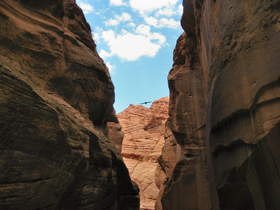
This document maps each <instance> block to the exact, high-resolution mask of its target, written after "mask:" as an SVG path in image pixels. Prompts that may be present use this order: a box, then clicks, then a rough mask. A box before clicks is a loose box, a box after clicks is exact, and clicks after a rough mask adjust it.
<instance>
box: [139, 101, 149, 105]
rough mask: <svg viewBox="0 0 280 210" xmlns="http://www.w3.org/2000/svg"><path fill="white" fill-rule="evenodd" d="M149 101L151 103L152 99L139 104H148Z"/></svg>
mask: <svg viewBox="0 0 280 210" xmlns="http://www.w3.org/2000/svg"><path fill="white" fill-rule="evenodd" d="M150 103H152V101H145V102H143V103H140V104H145V105H146V104H150Z"/></svg>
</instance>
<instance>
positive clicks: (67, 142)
mask: <svg viewBox="0 0 280 210" xmlns="http://www.w3.org/2000/svg"><path fill="white" fill-rule="evenodd" d="M0 45H1V48H0V171H1V173H0V209H3V210H4V209H5V210H15V209H20V210H38V209H40V210H41V209H46V210H62V209H64V210H71V209H73V210H78V209H80V210H86V209H88V210H89V209H91V210H102V209H103V210H124V209H125V210H137V209H139V207H138V205H139V204H138V203H139V200H138V192H137V188H136V187H135V186H134V185H133V184H132V182H131V180H130V178H129V174H128V171H127V168H126V167H125V165H124V163H123V162H122V158H121V157H120V156H119V152H118V151H117V150H116V148H115V146H114V145H113V143H112V141H110V140H109V139H108V138H107V137H106V135H107V136H110V132H111V131H110V128H108V127H106V125H107V124H108V123H115V124H117V120H116V117H115V116H114V111H113V106H112V104H113V101H114V87H113V85H112V82H111V79H110V76H109V73H108V70H107V67H106V66H105V64H104V62H103V61H102V59H101V58H100V57H99V56H98V54H97V52H96V49H95V43H94V41H93V40H92V37H91V31H90V28H89V25H88V24H87V22H86V21H85V18H84V16H83V14H82V11H81V9H80V8H79V7H78V6H77V5H76V4H75V1H74V0H58V1H53V0H44V1H30V0H1V1H0ZM111 133H112V132H111ZM120 136H121V135H120ZM116 141H118V142H120V141H121V140H120V139H119V140H116Z"/></svg>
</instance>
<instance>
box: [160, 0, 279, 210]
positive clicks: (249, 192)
mask: <svg viewBox="0 0 280 210" xmlns="http://www.w3.org/2000/svg"><path fill="white" fill-rule="evenodd" d="M183 6H184V14H183V17H182V21H181V22H182V27H183V29H184V31H185V32H184V34H183V35H182V36H181V37H180V38H179V39H178V42H177V46H176V49H175V51H174V65H173V68H172V70H171V72H170V74H169V77H168V79H169V87H170V106H169V119H168V123H167V124H168V129H169V130H170V132H168V133H169V134H168V135H167V137H166V141H165V142H166V143H165V146H164V149H163V154H162V157H161V160H162V164H161V166H162V167H163V168H166V169H168V170H165V171H166V173H165V175H166V176H167V178H168V181H167V183H165V184H164V185H163V187H162V188H161V193H160V197H159V200H158V202H157V209H158V210H159V209H164V210H186V209H192V210H210V209H211V210H241V209H242V210H243V209H246V210H260V209H261V210H277V209H279V206H280V192H279V189H280V176H279V174H280V171H279V166H280V158H279V157H280V149H279V146H278V144H279V138H280V70H279V65H280V60H279V58H278V57H279V55H280V45H279V43H280V13H279V11H280V1H279V0H271V1H266V0H248V1H237V0H212V1H210V0H188V1H187V0H185V1H184V2H183Z"/></svg>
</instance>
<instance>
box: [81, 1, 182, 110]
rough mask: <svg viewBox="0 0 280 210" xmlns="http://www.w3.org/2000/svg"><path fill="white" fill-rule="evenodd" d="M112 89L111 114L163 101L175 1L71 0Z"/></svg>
mask: <svg viewBox="0 0 280 210" xmlns="http://www.w3.org/2000/svg"><path fill="white" fill-rule="evenodd" d="M77 3H78V5H79V6H80V7H81V8H82V10H83V11H84V14H85V16H86V18H87V21H88V22H89V24H90V25H91V28H92V33H93V37H94V40H95V42H96V44H97V49H98V52H99V54H100V56H101V57H102V58H103V59H104V61H105V62H106V64H107V66H108V67H109V69H110V72H111V77H112V80H113V82H114V85H115V93H116V101H115V105H114V106H115V109H116V111H117V113H118V112H120V111H122V110H123V109H125V108H126V107H127V106H128V105H129V104H140V103H142V102H145V101H153V100H155V99H158V98H160V97H164V96H168V95H169V90H168V84H167V75H168V72H169V70H170V69H171V66H172V54H173V49H174V47H175V43H176V40H177V38H178V37H179V35H180V34H181V33H182V29H181V26H180V18H181V14H182V6H181V4H182V2H181V0H165V1H163V0H77Z"/></svg>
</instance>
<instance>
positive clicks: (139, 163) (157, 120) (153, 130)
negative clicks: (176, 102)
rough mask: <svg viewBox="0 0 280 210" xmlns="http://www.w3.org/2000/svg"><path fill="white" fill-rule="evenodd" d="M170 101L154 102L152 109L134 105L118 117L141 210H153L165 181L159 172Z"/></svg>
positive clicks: (125, 159)
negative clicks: (136, 185) (160, 177)
mask: <svg viewBox="0 0 280 210" xmlns="http://www.w3.org/2000/svg"><path fill="white" fill-rule="evenodd" d="M168 101H169V98H168V97H166V98H161V99H159V100H156V101H154V102H153V104H152V105H151V107H150V108H147V107H144V106H141V105H130V106H129V107H128V108H127V109H125V110H124V111H123V112H121V113H120V114H118V119H119V121H120V124H121V126H122V130H123V132H124V140H123V145H122V156H123V158H124V162H125V164H126V165H127V167H128V170H129V173H130V176H131V178H132V180H133V181H135V182H136V183H137V184H138V186H139V189H140V201H141V202H140V204H141V205H140V207H141V210H142V209H143V210H153V209H154V206H155V201H156V198H157V195H158V192H159V185H160V183H161V181H162V179H158V178H159V176H160V175H161V173H162V172H161V171H160V170H158V167H159V160H158V158H159V157H160V155H161V150H162V146H163V144H164V133H165V122H166V119H167V117H168Z"/></svg>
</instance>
